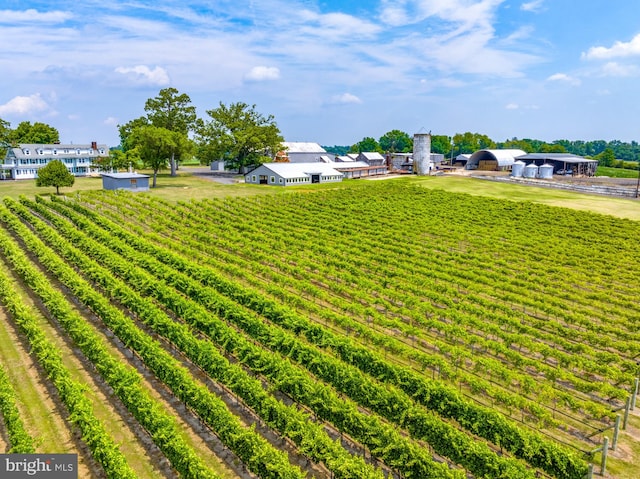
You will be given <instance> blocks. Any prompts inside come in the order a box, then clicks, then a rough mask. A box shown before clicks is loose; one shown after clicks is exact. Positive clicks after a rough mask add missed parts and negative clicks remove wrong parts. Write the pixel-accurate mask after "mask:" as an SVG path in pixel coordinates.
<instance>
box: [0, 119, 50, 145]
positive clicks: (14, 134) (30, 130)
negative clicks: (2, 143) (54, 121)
mask: <svg viewBox="0 0 640 479" xmlns="http://www.w3.org/2000/svg"><path fill="white" fill-rule="evenodd" d="M9 140H10V141H11V143H13V144H18V143H37V144H43V145H51V144H53V143H58V142H59V141H60V133H58V130H56V129H55V128H54V127H52V126H50V125H47V124H46V123H40V122H35V123H34V124H33V125H32V124H31V122H30V121H23V122H21V123H19V124H18V126H17V127H16V129H15V130H11V131H10V133H9Z"/></svg>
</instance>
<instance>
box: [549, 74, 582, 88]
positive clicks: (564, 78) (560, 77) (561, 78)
mask: <svg viewBox="0 0 640 479" xmlns="http://www.w3.org/2000/svg"><path fill="white" fill-rule="evenodd" d="M547 81H557V82H565V83H569V84H570V85H573V86H578V85H580V84H581V83H582V81H581V80H580V79H579V78H575V77H572V76H569V75H567V74H566V73H554V74H553V75H551V76H550V77H548V78H547Z"/></svg>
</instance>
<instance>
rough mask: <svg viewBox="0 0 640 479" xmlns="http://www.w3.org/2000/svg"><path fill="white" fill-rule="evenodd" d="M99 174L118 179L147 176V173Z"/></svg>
mask: <svg viewBox="0 0 640 479" xmlns="http://www.w3.org/2000/svg"><path fill="white" fill-rule="evenodd" d="M100 175H101V176H106V177H108V178H115V179H118V180H122V179H131V178H149V175H143V174H141V173H129V172H125V173H100Z"/></svg>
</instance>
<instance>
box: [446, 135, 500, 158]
mask: <svg viewBox="0 0 640 479" xmlns="http://www.w3.org/2000/svg"><path fill="white" fill-rule="evenodd" d="M453 144H454V148H455V150H456V152H457V153H473V152H475V151H478V150H485V149H487V148H495V147H496V144H495V142H494V141H493V140H492V139H491V138H489V137H488V136H487V135H481V134H480V133H471V132H466V133H456V134H455V135H454V136H453Z"/></svg>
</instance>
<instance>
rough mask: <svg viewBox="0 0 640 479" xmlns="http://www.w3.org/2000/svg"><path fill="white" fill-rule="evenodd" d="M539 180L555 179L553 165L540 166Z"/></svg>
mask: <svg viewBox="0 0 640 479" xmlns="http://www.w3.org/2000/svg"><path fill="white" fill-rule="evenodd" d="M538 178H544V179H545V180H549V179H551V178H553V165H550V164H549V163H545V164H544V165H540V168H538Z"/></svg>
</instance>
